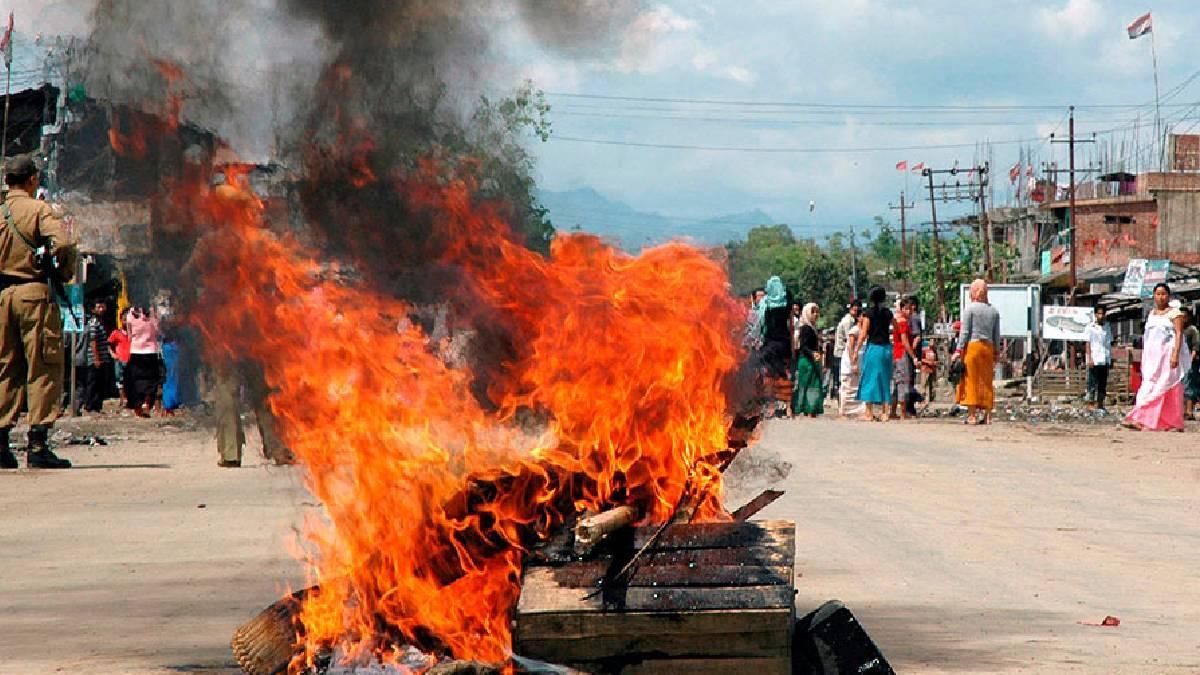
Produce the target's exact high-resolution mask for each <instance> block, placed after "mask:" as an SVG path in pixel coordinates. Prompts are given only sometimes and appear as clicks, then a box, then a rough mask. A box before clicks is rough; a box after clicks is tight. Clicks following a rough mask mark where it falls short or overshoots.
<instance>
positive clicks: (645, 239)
mask: <svg viewBox="0 0 1200 675" xmlns="http://www.w3.org/2000/svg"><path fill="white" fill-rule="evenodd" d="M538 199H539V200H540V201H541V203H542V205H543V206H545V207H546V208H547V209H548V210H549V211H550V222H552V223H554V227H555V228H557V229H558V230H559V231H560V232H572V231H584V232H591V233H593V234H598V235H601V236H603V237H606V238H610V239H615V240H617V242H618V243H619V244H620V245H621V248H623V249H625V250H627V251H631V252H637V251H640V250H641V249H643V248H645V247H647V246H653V245H655V244H661V243H663V242H665V241H669V240H671V239H679V238H687V239H691V240H693V241H695V242H696V243H698V244H702V245H707V246H722V245H724V244H726V243H727V242H729V241H730V240H733V239H742V238H745V236H746V232H747V231H748V230H750V228H752V227H755V226H756V225H771V224H774V223H775V220H774V219H772V218H771V216H769V215H767V214H766V213H764V212H763V211H762V210H760V209H754V210H752V211H745V212H743V213H730V214H725V215H718V216H716V217H713V218H707V219H699V218H682V217H678V216H665V215H662V214H658V213H653V212H649V211H637V210H635V209H633V208H632V207H630V206H629V205H628V204H625V203H623V202H620V201H617V200H615V199H609V198H608V197H605V196H604V195H602V194H600V193H599V192H596V191H595V190H593V189H592V188H590V187H583V188H577V189H574V190H568V191H566V192H553V191H550V190H539V191H538Z"/></svg>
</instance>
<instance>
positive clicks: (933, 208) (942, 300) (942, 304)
mask: <svg viewBox="0 0 1200 675" xmlns="http://www.w3.org/2000/svg"><path fill="white" fill-rule="evenodd" d="M921 173H922V174H924V175H925V177H926V178H928V179H929V215H930V218H931V220H932V223H933V257H934V260H936V261H937V301H938V321H939V322H942V323H945V321H946V276H945V272H944V271H943V270H942V242H941V240H940V239H938V229H937V200H936V199H934V198H933V169H923V170H922V171H921Z"/></svg>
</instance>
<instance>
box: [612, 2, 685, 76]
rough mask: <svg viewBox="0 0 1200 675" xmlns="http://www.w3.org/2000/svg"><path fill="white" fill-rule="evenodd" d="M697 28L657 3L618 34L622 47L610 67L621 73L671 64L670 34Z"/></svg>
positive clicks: (647, 70) (660, 67) (657, 68)
mask: <svg viewBox="0 0 1200 675" xmlns="http://www.w3.org/2000/svg"><path fill="white" fill-rule="evenodd" d="M695 29H696V22H695V21H693V20H691V19H688V18H686V17H684V16H682V15H680V14H678V13H677V12H675V10H673V9H671V8H670V7H667V6H666V5H659V6H657V7H655V8H653V9H651V10H649V11H646V12H642V13H641V14H639V15H638V16H637V18H635V19H634V20H633V21H632V22H631V23H630V24H629V26H628V27H627V28H626V29H625V32H624V34H623V35H622V36H621V47H620V51H619V54H618V56H617V59H616V61H615V62H614V63H613V67H614V68H615V69H616V70H618V71H620V72H624V73H629V72H641V73H645V72H653V71H655V70H661V69H664V67H665V66H668V65H673V62H674V61H675V60H676V59H675V58H672V54H671V52H672V51H674V50H672V43H671V41H670V40H669V39H668V38H669V37H670V36H671V35H673V34H680V33H688V32H691V31H693V30H695Z"/></svg>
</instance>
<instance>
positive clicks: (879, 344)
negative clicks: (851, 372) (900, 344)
mask: <svg viewBox="0 0 1200 675" xmlns="http://www.w3.org/2000/svg"><path fill="white" fill-rule="evenodd" d="M867 301H868V302H870V303H871V306H870V307H868V308H867V310H866V311H865V312H863V313H862V316H861V317H860V318H859V320H858V331H859V334H860V335H859V339H862V340H865V341H866V344H867V346H866V350H865V351H864V352H863V354H862V358H861V359H860V362H859V383H858V400H859V401H862V402H863V404H865V408H864V410H863V416H862V419H863V420H867V421H875V420H876V419H877V418H876V417H875V409H874V406H877V405H878V406H887V405H888V404H889V403H891V401H892V343H891V339H890V331H891V328H892V310H890V309H888V308H887V307H885V306H884V303H886V302H887V291H885V290H883V287H882V286H876V287H875V288H872V289H871V292H870V293H869V294H868V295H867ZM884 413H885V414H886V408H884Z"/></svg>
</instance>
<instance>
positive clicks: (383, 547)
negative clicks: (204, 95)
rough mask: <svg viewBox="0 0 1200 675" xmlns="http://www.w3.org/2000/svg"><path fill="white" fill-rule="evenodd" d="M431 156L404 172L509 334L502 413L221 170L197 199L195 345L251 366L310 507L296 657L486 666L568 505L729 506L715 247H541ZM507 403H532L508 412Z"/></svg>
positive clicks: (724, 344) (410, 192) (729, 348)
mask: <svg viewBox="0 0 1200 675" xmlns="http://www.w3.org/2000/svg"><path fill="white" fill-rule="evenodd" d="M445 173H446V171H444V170H443V167H440V166H438V165H436V164H434V163H432V162H425V163H423V164H422V165H421V167H420V169H419V170H418V171H417V173H416V175H415V176H414V177H412V178H411V179H408V180H406V181H404V182H403V183H402V184H400V185H399V186H398V187H397V189H400V190H403V191H405V193H406V194H407V196H408V197H409V199H410V201H411V202H412V203H413V204H414V205H415V206H416V208H418V209H424V210H425V211H427V212H428V213H429V214H430V215H431V217H432V218H434V219H435V220H436V221H437V222H438V225H439V226H440V228H442V229H443V230H444V231H445V232H446V233H447V234H448V235H450V236H451V237H452V238H453V241H455V242H456V245H455V246H454V247H452V248H451V249H450V251H449V252H448V253H447V256H446V260H445V262H446V263H447V264H450V265H454V266H457V267H458V268H460V269H462V270H464V274H465V278H464V283H465V284H467V285H470V286H472V287H473V288H475V290H476V291H477V292H478V294H479V295H480V296H481V297H482V299H483V302H484V303H485V305H487V307H486V309H488V310H490V312H491V313H492V314H493V315H494V316H499V317H502V319H501V320H504V321H508V322H510V323H511V328H512V329H513V331H514V332H515V334H516V335H518V336H519V337H520V338H521V344H522V348H521V349H520V351H519V353H518V354H517V355H516V357H515V358H514V359H513V361H512V362H511V363H509V364H508V367H507V370H506V375H505V376H504V377H502V378H501V379H500V380H498V381H496V382H494V383H493V386H492V389H491V391H490V392H489V394H490V396H491V397H492V399H493V400H494V401H495V402H496V403H497V404H498V411H497V412H489V411H486V410H484V409H483V408H481V407H480V405H479V404H478V403H477V402H476V399H475V398H473V397H472V395H471V393H470V391H469V388H468V387H469V384H470V382H471V373H470V372H469V371H467V370H458V369H454V368H451V367H449V366H447V365H446V363H445V362H443V360H442V359H441V358H439V357H438V356H437V355H436V354H435V348H434V346H433V345H431V344H430V340H429V338H428V337H427V336H426V335H424V334H423V333H422V332H421V331H420V330H419V329H417V328H414V327H411V326H409V325H408V324H407V322H406V321H405V320H404V319H405V317H406V316H407V315H408V314H409V313H410V312H411V311H412V308H411V307H410V306H408V305H406V304H405V303H403V302H401V301H399V300H396V299H395V298H392V297H389V296H385V295H381V294H379V293H375V292H373V291H371V290H369V289H365V288H360V287H356V286H353V285H350V284H348V283H345V282H342V281H339V280H337V279H334V278H331V275H330V274H329V273H328V269H327V268H323V267H322V266H321V265H320V264H318V262H317V256H316V255H315V253H314V252H313V251H310V250H306V249H305V248H304V247H302V246H301V245H299V244H298V243H297V242H295V241H293V240H287V239H281V238H279V237H277V236H275V235H273V234H272V233H270V232H269V231H268V230H267V229H265V228H264V227H262V222H261V218H262V205H261V203H259V201H258V200H257V199H255V198H254V197H253V196H252V195H251V194H250V193H249V191H248V190H246V189H244V187H242V186H241V183H242V181H241V180H240V178H239V177H238V176H236V175H234V176H231V177H230V178H231V179H230V180H229V181H228V183H227V184H226V185H223V186H221V187H219V188H216V189H213V190H211V191H208V190H207V189H206V188H199V189H200V190H201V192H202V193H203V194H202V195H201V198H200V199H197V200H194V203H197V204H200V205H201V208H202V209H203V210H204V215H205V216H206V217H207V219H208V220H209V221H211V223H212V226H213V227H214V228H219V229H217V230H214V232H213V234H212V236H211V238H210V239H208V240H204V241H201V243H200V245H199V246H198V248H197V252H196V256H195V262H196V264H197V268H198V269H199V270H201V271H202V274H203V286H204V293H203V294H202V296H201V300H200V304H199V306H198V307H197V308H196V310H197V312H196V316H197V317H203V320H202V321H198V322H197V324H198V326H199V328H200V329H201V330H202V331H203V332H204V334H205V338H206V344H207V348H208V350H209V357H210V358H213V359H223V360H228V361H236V360H239V359H245V358H249V359H253V360H256V361H259V362H261V363H262V364H263V368H264V371H265V374H266V377H267V380H268V382H269V383H270V384H271V386H272V387H273V388H274V391H275V392H276V393H274V394H273V395H272V399H271V405H272V408H273V410H274V411H275V413H276V414H277V415H279V417H280V418H281V420H282V430H283V435H284V438H285V440H286V442H287V444H288V445H289V447H290V448H291V449H292V450H293V452H294V453H295V454H296V455H297V457H298V458H299V459H300V460H301V462H302V463H303V465H304V467H305V469H306V478H307V484H308V488H309V489H310V490H311V491H312V493H313V494H314V495H315V496H316V497H318V498H319V499H320V500H321V503H322V504H323V506H324V517H323V518H317V519H312V520H311V521H310V522H309V523H308V524H307V536H308V539H309V541H310V542H311V544H312V546H313V548H314V549H315V562H314V569H313V572H314V576H315V577H316V580H317V581H319V583H320V584H321V588H320V591H319V592H318V593H316V594H315V595H313V596H311V597H310V598H309V599H308V600H307V601H306V603H305V605H304V607H303V611H302V622H303V627H302V628H303V630H302V638H301V639H302V640H303V647H304V649H305V659H304V660H305V663H311V659H312V658H313V657H314V656H315V655H316V653H317V651H318V650H319V649H322V648H325V647H328V646H331V645H338V646H340V647H342V648H343V650H344V651H345V653H347V654H349V655H350V657H351V658H356V657H361V656H366V655H374V656H376V657H381V658H383V659H385V660H388V659H391V658H394V657H396V650H397V649H398V646H399V645H404V644H416V645H419V646H420V647H422V648H423V649H425V650H427V651H432V652H441V653H449V654H452V655H454V656H455V657H458V658H468V659H482V660H486V661H491V662H502V661H504V660H506V659H507V656H508V654H509V649H510V629H509V613H510V611H511V609H512V607H513V605H514V603H515V601H516V598H517V595H518V592H519V574H520V565H521V557H522V555H523V554H524V552H525V551H527V550H528V548H529V547H530V546H531V545H532V544H534V543H536V541H537V540H538V538H539V537H542V536H545V535H546V534H547V533H549V531H550V530H551V529H553V528H554V527H557V526H558V525H560V524H561V523H562V522H563V520H564V518H566V517H568V516H569V515H570V514H572V513H574V512H576V511H578V510H582V509H593V510H597V509H601V508H605V507H608V506H611V505H613V504H614V503H629V504H633V505H636V506H637V507H639V508H640V509H641V511H642V513H643V514H644V515H645V517H646V519H647V520H648V521H652V522H661V521H663V520H664V519H666V518H667V517H669V516H670V514H671V511H672V509H673V506H674V505H675V504H676V503H677V502H678V501H679V499H680V497H681V495H682V493H683V492H684V490H685V489H687V486H688V485H689V484H690V485H693V486H695V485H697V484H705V485H706V486H707V487H709V488H711V490H710V494H711V495H712V497H711V498H710V499H708V500H707V501H706V502H705V505H704V508H703V509H702V513H701V516H702V517H707V518H715V517H720V516H721V515H722V514H723V511H722V510H721V507H720V502H719V493H720V484H719V483H720V474H719V472H717V471H716V470H715V468H714V467H713V466H712V465H711V464H710V463H709V460H708V459H707V458H708V457H710V456H712V455H714V454H716V453H717V452H718V451H720V450H722V449H723V448H725V446H726V443H725V440H726V439H725V429H726V422H727V416H726V403H725V398H724V395H723V393H722V381H723V379H724V378H725V376H726V375H727V374H728V373H730V372H731V371H732V370H733V369H734V367H735V365H736V363H737V359H738V357H739V353H738V348H737V346H736V344H737V342H736V340H735V339H734V336H735V334H736V332H737V329H738V327H739V325H740V323H741V316H742V311H741V310H740V309H739V307H738V305H737V303H736V301H735V300H734V299H733V298H732V297H730V295H729V293H728V290H727V280H726V277H725V273H724V271H723V269H722V266H721V264H720V261H718V260H715V259H713V258H712V257H709V256H708V255H706V254H705V253H704V252H702V251H699V250H697V249H695V248H692V247H689V246H686V245H683V244H669V245H666V246H661V247H658V248H654V249H650V250H648V251H646V252H644V253H643V254H642V255H640V256H637V257H633V256H629V255H627V254H624V253H622V252H620V251H618V250H615V249H613V248H611V247H609V246H607V245H605V244H603V243H602V242H601V241H599V240H598V239H596V238H595V237H591V236H580V235H575V236H560V237H559V238H557V239H556V240H555V242H554V244H553V247H552V250H551V254H550V256H549V257H548V258H544V257H542V256H540V255H538V254H536V253H534V252H531V251H529V250H527V249H524V248H522V247H520V246H519V245H517V244H516V243H514V242H513V236H512V233H511V231H510V229H509V227H508V225H507V224H506V223H505V222H504V221H503V219H502V218H501V217H500V216H499V214H500V213H502V211H501V208H500V206H499V205H496V204H491V203H480V202H478V201H477V200H475V199H474V198H473V196H472V195H473V194H474V186H473V185H472V184H471V182H470V181H468V180H466V179H452V180H446V179H445V178H443V177H440V176H442V175H443V174H445ZM521 410H534V411H540V412H541V413H542V414H543V415H544V416H545V418H546V419H548V420H549V421H548V422H547V423H546V424H545V426H544V428H541V429H538V430H536V431H529V430H523V429H522V428H521V427H520V425H518V424H516V422H515V420H516V418H517V414H518V412H519V411H521ZM296 665H297V667H300V666H301V665H303V664H300V663H297V664H296Z"/></svg>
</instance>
